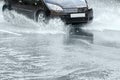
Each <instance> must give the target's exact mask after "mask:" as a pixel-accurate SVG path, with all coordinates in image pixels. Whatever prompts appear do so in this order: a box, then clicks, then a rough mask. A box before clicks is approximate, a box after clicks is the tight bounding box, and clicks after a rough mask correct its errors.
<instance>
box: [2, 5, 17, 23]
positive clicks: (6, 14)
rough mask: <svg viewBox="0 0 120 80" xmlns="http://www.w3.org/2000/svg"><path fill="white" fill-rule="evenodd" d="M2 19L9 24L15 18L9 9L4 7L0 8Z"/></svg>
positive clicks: (6, 6)
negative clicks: (0, 9)
mask: <svg viewBox="0 0 120 80" xmlns="http://www.w3.org/2000/svg"><path fill="white" fill-rule="evenodd" d="M2 11H3V16H4V19H5V20H6V21H8V22H10V21H11V20H12V19H14V18H15V16H14V14H13V13H12V12H11V7H10V6H8V5H4V6H3V8H2Z"/></svg>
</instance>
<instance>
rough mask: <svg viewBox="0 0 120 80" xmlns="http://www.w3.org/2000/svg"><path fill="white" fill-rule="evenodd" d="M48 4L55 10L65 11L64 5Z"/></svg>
mask: <svg viewBox="0 0 120 80" xmlns="http://www.w3.org/2000/svg"><path fill="white" fill-rule="evenodd" d="M47 6H48V7H49V8H50V9H51V10H54V11H59V12H61V11H63V9H62V7H60V6H58V5H55V4H51V3H47Z"/></svg>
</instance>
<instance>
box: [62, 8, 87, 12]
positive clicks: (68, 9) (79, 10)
mask: <svg viewBox="0 0 120 80" xmlns="http://www.w3.org/2000/svg"><path fill="white" fill-rule="evenodd" d="M85 11H87V8H65V9H64V12H65V13H72V12H85Z"/></svg>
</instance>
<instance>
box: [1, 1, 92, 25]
mask: <svg viewBox="0 0 120 80" xmlns="http://www.w3.org/2000/svg"><path fill="white" fill-rule="evenodd" d="M4 2H5V4H4V6H3V12H5V11H11V10H15V11H17V12H18V13H22V14H24V15H26V16H27V17H29V18H31V19H34V20H36V21H38V22H41V21H45V20H48V19H50V18H55V17H60V18H61V19H62V20H63V21H64V22H65V23H68V24H74V23H83V22H85V23H86V22H88V21H90V20H92V19H93V9H92V8H89V6H88V3H87V1H86V0H4ZM6 16H7V15H6Z"/></svg>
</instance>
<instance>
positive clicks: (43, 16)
mask: <svg viewBox="0 0 120 80" xmlns="http://www.w3.org/2000/svg"><path fill="white" fill-rule="evenodd" d="M36 21H37V22H38V23H47V22H48V20H47V16H46V14H45V12H43V11H40V12H38V13H37V16H36Z"/></svg>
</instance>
